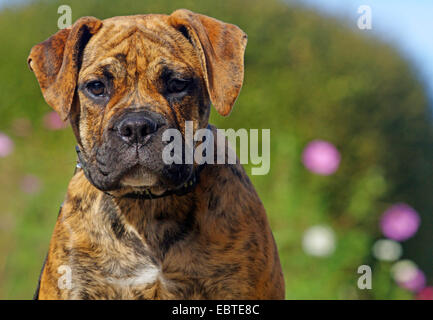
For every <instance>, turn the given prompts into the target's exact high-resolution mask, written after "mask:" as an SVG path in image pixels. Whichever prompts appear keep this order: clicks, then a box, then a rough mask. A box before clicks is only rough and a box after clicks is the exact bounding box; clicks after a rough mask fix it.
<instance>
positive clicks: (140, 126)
mask: <svg viewBox="0 0 433 320" xmlns="http://www.w3.org/2000/svg"><path fill="white" fill-rule="evenodd" d="M156 130H158V124H157V123H156V121H154V120H152V119H150V118H149V117H146V116H144V115H142V114H140V113H139V112H137V113H131V114H128V115H126V116H125V117H124V118H123V119H122V120H121V121H120V123H119V125H118V126H117V131H118V134H119V136H120V137H121V138H122V139H123V140H124V141H126V142H128V143H138V144H140V143H144V142H145V138H146V137H147V136H148V135H150V134H152V133H154V132H155V131H156Z"/></svg>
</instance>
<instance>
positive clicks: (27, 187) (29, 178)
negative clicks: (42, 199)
mask: <svg viewBox="0 0 433 320" xmlns="http://www.w3.org/2000/svg"><path fill="white" fill-rule="evenodd" d="M40 189H41V181H40V180H39V178H38V177H36V176H34V175H31V174H29V175H26V176H24V178H23V179H22V180H21V190H22V191H23V192H25V193H28V194H35V193H37V192H39V190H40Z"/></svg>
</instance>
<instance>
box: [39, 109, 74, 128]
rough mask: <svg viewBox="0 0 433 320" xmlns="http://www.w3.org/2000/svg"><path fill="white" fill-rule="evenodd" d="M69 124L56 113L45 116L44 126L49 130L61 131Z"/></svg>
mask: <svg viewBox="0 0 433 320" xmlns="http://www.w3.org/2000/svg"><path fill="white" fill-rule="evenodd" d="M67 125H68V124H67V123H66V122H63V121H62V119H60V117H59V115H58V114H57V113H56V112H55V111H51V112H48V113H47V114H46V115H45V116H44V126H45V128H47V129H49V130H60V129H64V128H66V127H67Z"/></svg>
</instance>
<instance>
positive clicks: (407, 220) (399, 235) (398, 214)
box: [380, 203, 420, 241]
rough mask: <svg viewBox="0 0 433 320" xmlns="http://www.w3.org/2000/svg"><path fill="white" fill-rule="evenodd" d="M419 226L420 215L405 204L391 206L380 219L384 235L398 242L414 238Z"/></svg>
mask: <svg viewBox="0 0 433 320" xmlns="http://www.w3.org/2000/svg"><path fill="white" fill-rule="evenodd" d="M419 225H420V218H419V215H418V213H417V212H416V211H415V210H414V209H413V208H411V207H410V206H408V205H407V204H404V203H398V204H395V205H393V206H391V207H390V208H389V209H387V210H386V211H385V212H384V213H383V215H382V218H381V219H380V227H381V229H382V232H383V234H384V235H385V236H386V237H388V238H390V239H393V240H396V241H404V240H406V239H409V238H410V237H412V236H413V235H414V234H415V233H416V232H417V230H418V227H419Z"/></svg>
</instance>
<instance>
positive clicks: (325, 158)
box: [302, 140, 341, 176]
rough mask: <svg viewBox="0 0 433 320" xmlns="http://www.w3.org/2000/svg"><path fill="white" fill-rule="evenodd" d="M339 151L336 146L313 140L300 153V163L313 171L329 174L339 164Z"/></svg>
mask: <svg viewBox="0 0 433 320" xmlns="http://www.w3.org/2000/svg"><path fill="white" fill-rule="evenodd" d="M340 158H341V157H340V153H339V152H338V150H337V148H336V147H335V146H334V145H333V144H331V143H329V142H327V141H323V140H313V141H311V142H310V143H309V144H308V145H307V146H306V147H305V149H304V152H303V153H302V163H303V164H304V166H305V167H306V168H307V169H308V170H310V171H311V172H313V173H316V174H319V175H324V176H327V175H331V174H333V173H334V172H335V171H337V169H338V166H339V165H340Z"/></svg>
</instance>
